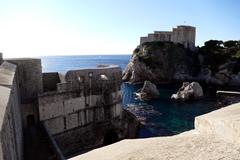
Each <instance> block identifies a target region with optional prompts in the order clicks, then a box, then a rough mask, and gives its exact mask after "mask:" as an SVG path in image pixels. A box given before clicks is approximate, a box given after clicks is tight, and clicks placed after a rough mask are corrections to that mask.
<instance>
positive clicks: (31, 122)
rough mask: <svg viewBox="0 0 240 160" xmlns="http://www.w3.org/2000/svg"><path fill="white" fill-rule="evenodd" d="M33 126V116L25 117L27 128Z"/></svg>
mask: <svg viewBox="0 0 240 160" xmlns="http://www.w3.org/2000/svg"><path fill="white" fill-rule="evenodd" d="M34 125H35V116H34V115H33V114H30V115H27V126H28V127H30V126H34Z"/></svg>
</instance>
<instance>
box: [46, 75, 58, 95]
mask: <svg viewBox="0 0 240 160" xmlns="http://www.w3.org/2000/svg"><path fill="white" fill-rule="evenodd" d="M42 79H43V92H48V91H56V90H57V83H60V78H59V75H58V72H51V73H43V75H42Z"/></svg>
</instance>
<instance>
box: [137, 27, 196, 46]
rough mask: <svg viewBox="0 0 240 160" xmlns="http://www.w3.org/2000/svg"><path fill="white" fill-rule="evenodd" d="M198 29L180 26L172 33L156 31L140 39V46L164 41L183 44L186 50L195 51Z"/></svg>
mask: <svg viewBox="0 0 240 160" xmlns="http://www.w3.org/2000/svg"><path fill="white" fill-rule="evenodd" d="M195 37H196V28H195V27H192V26H185V25H180V26H177V28H173V29H172V31H155V32H154V33H150V34H148V36H147V37H141V38H140V45H142V44H143V43H145V42H153V41H162V42H173V43H180V44H183V45H184V47H185V48H189V49H191V50H194V49H195Z"/></svg>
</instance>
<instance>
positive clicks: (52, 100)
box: [38, 66, 138, 156]
mask: <svg viewBox="0 0 240 160" xmlns="http://www.w3.org/2000/svg"><path fill="white" fill-rule="evenodd" d="M48 75H49V76H53V74H45V75H44V79H45V80H47V81H48V80H49V79H48V77H47V76H48ZM55 75H56V74H55ZM121 75H122V72H121V69H120V67H118V66H100V67H98V68H92V69H81V70H72V71H68V72H67V73H66V75H65V76H64V77H62V76H61V77H60V76H59V80H60V83H57V81H56V83H52V84H53V85H55V86H56V87H52V86H47V87H48V88H56V90H55V91H54V90H51V91H49V92H44V93H43V94H40V95H39V98H38V102H39V116H40V121H41V122H42V123H44V124H45V126H46V127H47V128H48V130H49V132H50V133H51V134H52V136H53V138H54V139H55V141H56V142H57V144H58V146H59V147H60V149H61V150H62V152H63V153H64V155H65V156H69V155H71V154H72V153H76V152H78V151H83V150H88V149H92V148H96V147H99V146H103V145H106V144H110V143H113V142H116V141H118V140H119V139H123V138H126V137H128V138H135V137H136V133H137V129H138V122H137V121H136V120H135V119H134V117H133V115H130V113H127V111H125V110H123V108H122V104H121V100H122V99H121V91H120V85H121ZM55 78H56V77H55ZM57 79H58V78H57ZM43 84H45V82H43Z"/></svg>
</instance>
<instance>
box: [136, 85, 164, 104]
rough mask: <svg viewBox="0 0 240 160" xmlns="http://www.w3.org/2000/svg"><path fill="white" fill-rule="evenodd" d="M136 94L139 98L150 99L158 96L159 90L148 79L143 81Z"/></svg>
mask: <svg viewBox="0 0 240 160" xmlns="http://www.w3.org/2000/svg"><path fill="white" fill-rule="evenodd" d="M136 95H137V96H138V98H139V99H141V100H151V99H156V98H159V95H160V94H159V91H158V89H157V86H156V85H155V84H153V83H151V82H150V81H145V82H144V85H143V88H142V89H140V90H139V91H138V92H137V93H136Z"/></svg>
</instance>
